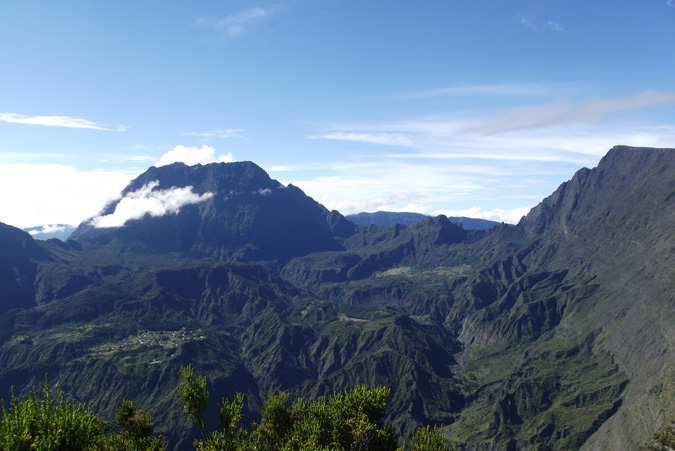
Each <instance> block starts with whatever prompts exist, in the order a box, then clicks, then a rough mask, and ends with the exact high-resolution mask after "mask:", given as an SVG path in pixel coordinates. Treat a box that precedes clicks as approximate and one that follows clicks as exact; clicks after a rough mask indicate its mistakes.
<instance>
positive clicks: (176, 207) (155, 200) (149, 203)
mask: <svg viewBox="0 0 675 451" xmlns="http://www.w3.org/2000/svg"><path fill="white" fill-rule="evenodd" d="M158 185H159V181H157V180H155V181H153V182H150V183H148V184H147V185H144V186H143V187H141V188H140V189H139V190H137V191H134V192H132V193H128V194H127V195H126V196H124V197H123V198H122V199H121V200H120V201H119V203H118V204H117V206H116V207H115V211H114V212H113V213H112V214H110V215H105V216H96V217H94V218H92V220H91V221H90V224H91V225H93V226H94V227H96V228H107V227H121V226H123V225H124V224H125V223H126V222H127V221H129V220H131V219H140V218H142V217H143V216H145V215H146V214H149V215H150V216H164V215H166V214H168V213H178V212H179V211H180V209H181V208H182V207H183V206H184V205H188V204H196V203H200V202H204V201H205V200H207V199H210V198H211V197H213V195H214V194H213V193H204V194H202V195H199V194H196V193H194V192H192V189H193V188H192V186H186V187H184V188H171V189H167V190H157V191H154V189H155V188H156V187H157V186H158Z"/></svg>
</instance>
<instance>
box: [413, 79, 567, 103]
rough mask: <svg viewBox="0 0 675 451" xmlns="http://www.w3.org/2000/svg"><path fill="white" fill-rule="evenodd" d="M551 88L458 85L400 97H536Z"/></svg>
mask: <svg viewBox="0 0 675 451" xmlns="http://www.w3.org/2000/svg"><path fill="white" fill-rule="evenodd" d="M570 88H573V86H572V85H560V86H555V89H556V90H558V91H559V90H560V89H570ZM552 89H553V87H551V86H548V85H547V86H545V85H541V84H533V83H495V84H481V85H460V86H450V87H446V88H440V89H434V90H429V91H422V92H416V93H413V94H408V95H404V96H402V97H403V98H404V99H408V100H417V99H427V98H432V97H440V96H449V95H454V96H456V95H489V96H494V95H503V96H519V97H522V96H538V95H543V94H550V93H551V90H552Z"/></svg>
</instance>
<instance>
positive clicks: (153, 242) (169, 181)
mask: <svg viewBox="0 0 675 451" xmlns="http://www.w3.org/2000/svg"><path fill="white" fill-rule="evenodd" d="M336 214H337V215H339V213H337V212H334V213H331V212H329V211H328V210H327V209H326V208H324V207H323V206H322V205H320V204H318V203H317V202H315V201H314V200H313V199H311V198H310V197H308V196H306V195H305V194H304V193H303V192H302V191H301V190H300V189H299V188H296V187H294V186H292V185H289V186H284V185H282V184H281V183H279V182H278V181H276V180H273V179H271V178H270V177H269V175H268V174H267V173H266V172H265V171H264V170H263V169H262V168H260V167H259V166H257V165H256V164H254V163H252V162H249V161H244V162H236V163H212V164H207V165H195V166H187V165H185V164H183V163H174V164H171V165H167V166H161V167H154V166H153V167H151V168H149V169H148V170H147V171H146V172H144V173H143V174H141V175H140V176H138V177H137V178H136V179H135V180H133V181H132V182H131V183H129V185H128V186H127V187H126V188H125V189H124V190H123V191H122V193H121V198H120V199H117V200H115V201H113V202H111V203H110V204H109V205H108V206H107V207H106V208H105V209H104V210H103V211H102V212H101V213H100V214H99V215H98V216H96V217H94V218H92V219H91V220H89V221H87V222H84V223H82V224H80V226H79V227H78V228H77V230H76V231H75V232H74V233H73V235H72V236H71V238H72V239H73V240H76V241H87V240H91V239H94V238H97V237H99V236H103V235H105V236H109V237H112V238H117V239H120V240H123V241H124V242H125V243H134V244H135V245H137V246H136V247H137V248H138V249H147V250H157V251H183V252H190V253H196V254H199V255H203V256H209V257H213V258H216V259H235V260H251V259H255V260H277V261H284V260H287V259H288V258H291V257H293V256H297V255H303V254H305V253H308V252H313V251H319V250H335V249H337V248H339V245H338V244H337V242H336V241H335V240H334V232H333V230H334V229H335V227H336V224H342V221H340V218H336V217H335V215H336ZM340 216H341V215H340ZM342 229H344V227H341V228H340V232H339V234H342V235H344V234H345V233H348V232H349V231H345V230H342ZM336 233H337V232H336Z"/></svg>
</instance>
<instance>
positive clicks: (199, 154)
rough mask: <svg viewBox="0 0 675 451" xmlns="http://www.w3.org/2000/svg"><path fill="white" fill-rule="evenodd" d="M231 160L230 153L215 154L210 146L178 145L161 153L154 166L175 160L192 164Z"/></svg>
mask: <svg viewBox="0 0 675 451" xmlns="http://www.w3.org/2000/svg"><path fill="white" fill-rule="evenodd" d="M232 161H234V160H233V158H232V153H226V154H225V155H218V156H216V150H215V149H214V148H213V147H211V146H206V145H204V146H202V147H200V148H198V147H185V146H180V145H179V146H176V147H174V148H173V149H172V150H170V151H168V152H167V153H165V154H164V155H162V156H161V157H160V158H159V161H158V162H157V163H155V166H157V167H160V166H166V165H168V164H172V163H176V162H181V163H185V164H186V165H188V166H193V165H195V164H208V163H231V162H232Z"/></svg>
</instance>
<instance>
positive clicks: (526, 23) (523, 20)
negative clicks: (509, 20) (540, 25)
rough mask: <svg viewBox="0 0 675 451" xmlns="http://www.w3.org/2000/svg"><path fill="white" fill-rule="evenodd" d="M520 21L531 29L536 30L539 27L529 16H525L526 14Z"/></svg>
mask: <svg viewBox="0 0 675 451" xmlns="http://www.w3.org/2000/svg"><path fill="white" fill-rule="evenodd" d="M519 22H520V24H521V25H523V26H525V27H527V28H529V29H530V30H536V29H537V26H536V25H535V24H534V23H532V21H531V20H530V19H528V18H527V17H524V16H523V17H521V18H520V21H519Z"/></svg>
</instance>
